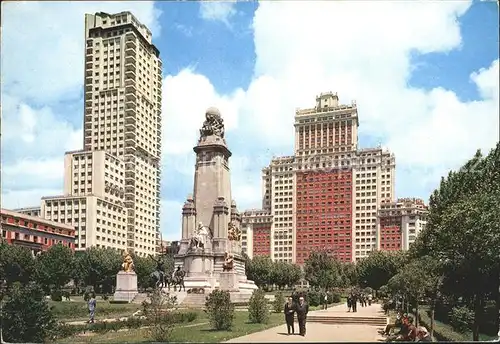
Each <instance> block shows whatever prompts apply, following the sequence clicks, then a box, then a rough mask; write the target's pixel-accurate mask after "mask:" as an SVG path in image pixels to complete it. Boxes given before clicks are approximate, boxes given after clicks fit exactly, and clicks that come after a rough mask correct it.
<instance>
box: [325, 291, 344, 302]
mask: <svg viewBox="0 0 500 344" xmlns="http://www.w3.org/2000/svg"><path fill="white" fill-rule="evenodd" d="M341 301H342V296H341V295H340V294H339V293H336V292H334V293H329V294H328V303H339V302H341Z"/></svg>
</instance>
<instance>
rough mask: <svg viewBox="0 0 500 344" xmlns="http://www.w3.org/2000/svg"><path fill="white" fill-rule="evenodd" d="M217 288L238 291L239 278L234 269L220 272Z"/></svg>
mask: <svg viewBox="0 0 500 344" xmlns="http://www.w3.org/2000/svg"><path fill="white" fill-rule="evenodd" d="M219 289H221V290H227V291H239V279H238V276H237V275H236V273H235V272H234V271H224V272H221V273H220V277H219Z"/></svg>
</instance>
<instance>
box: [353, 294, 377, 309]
mask: <svg viewBox="0 0 500 344" xmlns="http://www.w3.org/2000/svg"><path fill="white" fill-rule="evenodd" d="M372 301H373V295H372V294H364V293H356V292H352V293H350V294H349V295H348V296H347V311H348V312H350V311H351V309H352V311H353V312H357V311H358V302H359V304H360V306H361V307H367V306H371V305H372Z"/></svg>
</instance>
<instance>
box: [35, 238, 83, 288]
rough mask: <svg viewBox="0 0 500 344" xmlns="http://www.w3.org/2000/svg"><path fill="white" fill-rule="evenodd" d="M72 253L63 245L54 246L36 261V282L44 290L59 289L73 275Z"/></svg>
mask: <svg viewBox="0 0 500 344" xmlns="http://www.w3.org/2000/svg"><path fill="white" fill-rule="evenodd" d="M73 271H74V260H73V251H71V249H70V248H69V247H67V246H64V245H61V244H59V245H55V246H52V247H50V248H49V249H48V250H47V251H46V252H44V253H42V254H41V255H39V256H38V257H37V259H36V276H37V281H38V282H39V283H40V284H41V285H42V286H44V287H46V289H61V288H62V287H63V286H64V285H66V284H67V283H68V282H69V281H70V280H71V277H72V275H73Z"/></svg>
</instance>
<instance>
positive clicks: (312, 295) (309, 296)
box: [294, 290, 342, 307]
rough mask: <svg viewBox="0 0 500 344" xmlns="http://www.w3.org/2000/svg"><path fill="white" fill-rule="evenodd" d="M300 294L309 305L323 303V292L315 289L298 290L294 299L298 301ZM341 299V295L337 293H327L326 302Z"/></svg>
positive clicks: (314, 305) (329, 302) (330, 302)
mask: <svg viewBox="0 0 500 344" xmlns="http://www.w3.org/2000/svg"><path fill="white" fill-rule="evenodd" d="M300 296H303V297H304V299H305V300H306V302H307V303H309V306H312V307H316V306H319V305H321V304H323V298H324V297H325V294H324V293H323V292H319V291H315V290H309V291H302V292H298V293H297V295H295V299H294V301H295V302H298V297H300ZM341 301H342V297H341V295H340V294H339V293H328V304H332V303H339V302H341Z"/></svg>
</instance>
